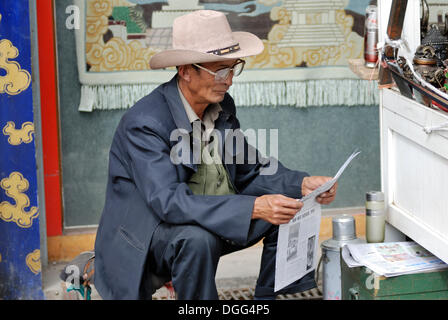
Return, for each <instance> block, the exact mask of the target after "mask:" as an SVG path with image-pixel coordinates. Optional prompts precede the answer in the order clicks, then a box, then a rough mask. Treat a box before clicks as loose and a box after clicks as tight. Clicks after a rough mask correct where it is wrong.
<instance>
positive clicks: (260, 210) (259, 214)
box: [252, 194, 303, 225]
mask: <svg viewBox="0 0 448 320" xmlns="http://www.w3.org/2000/svg"><path fill="white" fill-rule="evenodd" d="M302 207H303V203H302V202H300V201H297V200H296V199H292V198H288V197H285V196H283V195H281V194H267V195H264V196H261V197H258V198H256V199H255V204H254V209H253V211H252V219H263V220H265V221H267V222H269V223H271V224H275V225H280V224H285V223H288V222H289V220H291V219H292V218H294V216H295V215H296V213H297V211H299V210H300V209H302Z"/></svg>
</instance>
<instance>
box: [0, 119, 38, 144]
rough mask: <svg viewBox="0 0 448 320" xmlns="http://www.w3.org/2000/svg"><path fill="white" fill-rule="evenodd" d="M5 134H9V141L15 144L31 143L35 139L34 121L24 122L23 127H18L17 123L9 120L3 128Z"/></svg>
mask: <svg viewBox="0 0 448 320" xmlns="http://www.w3.org/2000/svg"><path fill="white" fill-rule="evenodd" d="M3 134H4V135H5V136H9V138H8V142H9V144H11V145H13V146H18V145H20V144H22V143H30V142H32V141H33V134H34V124H33V123H32V122H25V123H23V124H22V129H16V125H15V123H14V122H12V121H8V123H7V124H6V126H5V127H4V128H3Z"/></svg>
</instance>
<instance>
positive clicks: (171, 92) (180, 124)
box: [163, 74, 235, 133]
mask: <svg viewBox="0 0 448 320" xmlns="http://www.w3.org/2000/svg"><path fill="white" fill-rule="evenodd" d="M163 94H164V96H165V98H166V101H167V102H168V107H169V109H170V112H171V115H172V116H173V119H174V123H175V124H176V127H177V128H179V129H185V130H186V131H187V132H188V133H191V132H192V131H193V128H192V126H191V123H190V120H189V119H188V116H187V113H186V112H185V108H184V105H183V103H182V100H181V98H180V95H179V90H178V87H177V74H176V75H175V76H174V77H173V78H172V79H171V80H170V81H169V82H167V83H166V85H165V86H164V91H163ZM226 96H228V95H227V94H226ZM228 100H229V99H228V98H227V97H226V98H224V100H223V101H222V102H220V105H221V108H222V112H221V113H220V115H219V118H222V119H223V120H228V119H229V117H230V116H231V115H235V107H233V106H231V105H230V104H229V103H228Z"/></svg>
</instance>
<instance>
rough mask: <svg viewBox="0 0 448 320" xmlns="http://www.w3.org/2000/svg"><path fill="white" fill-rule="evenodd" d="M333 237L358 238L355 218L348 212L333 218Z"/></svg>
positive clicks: (339, 238)
mask: <svg viewBox="0 0 448 320" xmlns="http://www.w3.org/2000/svg"><path fill="white" fill-rule="evenodd" d="M332 222H333V239H334V240H352V239H356V227H355V219H354V218H353V217H352V216H350V215H347V214H343V215H342V216H339V217H334V218H333V221H332Z"/></svg>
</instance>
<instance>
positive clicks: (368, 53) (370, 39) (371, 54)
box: [364, 5, 378, 68]
mask: <svg viewBox="0 0 448 320" xmlns="http://www.w3.org/2000/svg"><path fill="white" fill-rule="evenodd" d="M377 17H378V11H377V7H376V5H369V6H368V7H367V9H366V19H365V23H364V61H365V66H366V67H368V68H374V67H375V65H376V63H377V61H378V50H377V43H378V18H377Z"/></svg>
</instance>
